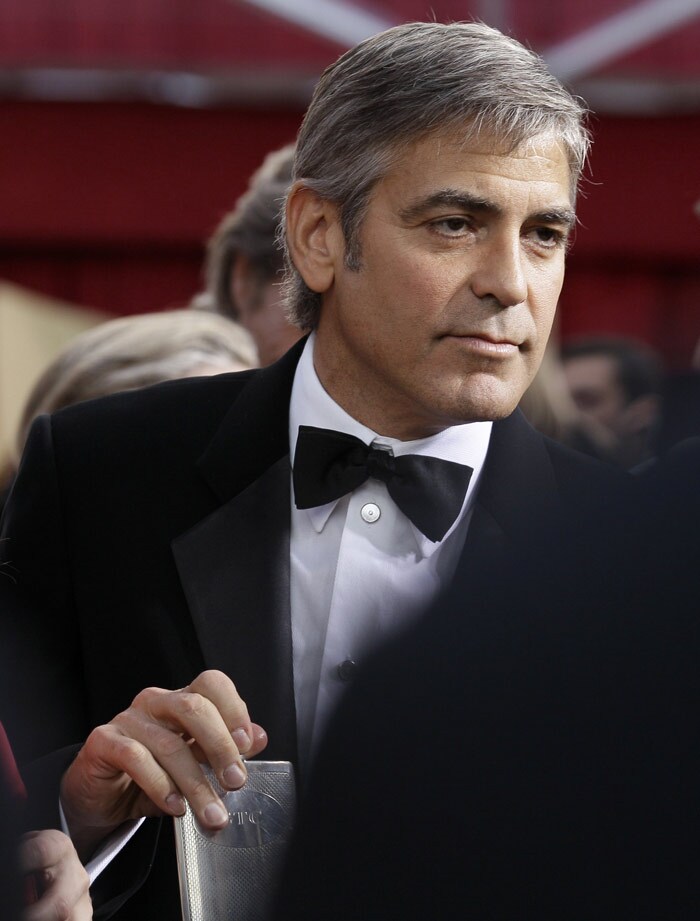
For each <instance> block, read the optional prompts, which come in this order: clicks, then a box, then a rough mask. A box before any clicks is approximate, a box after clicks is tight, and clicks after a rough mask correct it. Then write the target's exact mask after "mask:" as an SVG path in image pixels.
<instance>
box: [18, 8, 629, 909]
mask: <svg viewBox="0 0 700 921" xmlns="http://www.w3.org/2000/svg"><path fill="white" fill-rule="evenodd" d="M583 115H584V113H583V111H582V109H581V107H580V105H579V103H578V101H576V100H575V99H574V98H572V97H571V96H570V95H569V93H568V92H567V91H566V90H565V89H564V88H563V87H562V86H561V85H560V84H559V82H558V81H557V80H556V79H555V78H553V77H552V76H551V74H549V72H548V71H547V69H546V67H545V65H544V63H543V62H542V61H541V60H540V59H539V58H537V57H536V56H535V55H534V54H532V53H531V52H529V51H527V50H526V49H525V48H523V47H522V46H521V45H520V44H519V43H517V42H516V41H514V40H512V39H510V38H507V37H505V36H503V35H502V34H501V33H499V32H497V31H496V30H493V29H490V28H488V27H486V26H483V25H479V24H452V25H447V26H445V25H440V24H435V23H430V24H429V23H413V24H408V25H405V26H400V27H397V28H395V29H391V30H389V31H388V32H385V33H382V34H380V35H377V36H375V37H374V38H371V39H369V40H367V41H366V42H363V43H362V44H361V45H359V46H358V47H356V48H354V49H352V50H351V51H349V52H347V53H346V54H345V55H343V56H342V57H341V58H340V59H339V60H338V61H337V62H336V63H335V64H334V65H332V66H331V67H330V68H328V70H327V71H326V72H325V73H324V75H323V76H322V78H321V80H320V83H319V85H318V87H317V89H316V91H315V94H314V97H313V100H312V102H311V105H310V107H309V110H308V112H307V115H306V117H305V120H304V123H303V125H302V127H301V130H300V133H299V137H298V141H297V151H296V158H295V167H294V179H295V181H294V182H293V184H292V186H291V189H290V192H289V195H288V199H287V206H286V229H285V233H286V245H287V260H288V283H287V297H288V302H289V309H290V311H291V315H292V316H293V318H294V320H295V322H296V323H297V324H298V325H299V326H300V327H301V328H302V329H304V330H306V331H307V332H309V333H310V335H309V336H308V338H306V339H305V340H302V341H301V342H300V343H299V344H298V345H296V346H294V347H293V348H292V350H291V351H290V352H288V353H287V354H286V355H285V356H283V358H282V359H281V360H280V361H279V362H277V363H276V364H274V365H272V366H271V367H269V368H265V369H262V370H260V371H252V372H243V373H242V374H235V375H222V376H220V377H218V378H207V379H199V380H192V381H180V382H174V383H171V384H167V385H163V386H160V387H156V388H151V389H149V390H147V391H144V392H141V393H135V394H122V395H117V396H114V397H111V398H108V399H106V400H102V401H96V402H94V403H87V404H83V405H81V406H76V407H73V408H71V409H68V410H66V411H64V412H62V413H59V414H57V415H56V416H54V417H53V418H42V419H40V420H39V421H38V422H37V423H36V424H35V427H34V429H33V431H32V433H31V436H30V439H29V444H28V447H27V450H26V452H25V457H24V460H23V464H22V469H21V471H20V474H19V476H18V479H17V483H16V486H15V489H14V493H13V496H12V499H11V501H10V503H9V505H8V508H7V513H6V516H5V518H4V529H3V537H4V538H5V540H4V542H3V544H2V547H3V553H4V558H5V560H6V566H7V568H8V570H9V571H10V572H11V573H12V575H13V577H14V578H15V579H16V580H18V582H19V583H20V584H21V586H22V587H23V589H24V591H26V592H28V593H30V594H31V595H32V598H33V602H32V611H33V612H35V613H34V615H33V616H32V617H31V618H28V617H24V618H22V622H21V623H15V625H14V627H13V625H12V624H11V623H9V624H8V625H7V629H15V630H16V631H18V632H21V633H23V634H24V635H29V636H30V637H31V646H32V653H31V658H32V660H33V661H34V662H37V661H46V658H44V659H41V655H42V653H43V654H44V656H45V657H46V656H47V657H48V661H50V662H51V663H52V664H51V668H50V669H49V670H48V671H47V670H46V669H37V668H32V667H29V668H28V669H27V670H26V674H27V675H28V676H29V680H30V681H31V682H33V683H34V685H35V693H36V687H39V686H40V687H41V694H40V699H41V706H42V708H43V714H44V725H43V726H42V728H41V731H40V732H29V733H27V738H26V740H25V741H24V743H23V744H24V751H23V755H24V757H26V758H31V759H33V760H34V762H35V764H34V767H35V770H36V776H38V777H41V778H43V781H42V789H43V790H45V791H48V793H50V797H49V798H47V799H46V800H45V803H46V805H45V809H46V810H47V811H49V810H50V811H52V812H53V813H57V811H58V795H57V784H56V782H55V780H54V781H53V782H50V781H49V780H47V778H56V777H61V776H62V780H61V804H62V809H63V812H64V817H65V820H66V824H67V827H68V829H69V830H70V832H71V835H72V837H73V840H74V841H75V843H76V846H77V847H78V849H79V852H80V853H81V854H82V855H84V857H85V858H86V859H87V858H88V857H90V856H91V855H93V854H94V851H95V848H100V847H101V846H102V844H103V843H104V841H105V839H106V838H107V839H109V837H110V836H111V835H116V836H117V838H118V839H119V842H118V844H119V843H123V840H124V838H125V836H126V835H127V834H130V833H131V832H133V830H134V829H133V823H134V822H136V821H139V820H141V819H142V818H143V817H158V816H161V815H163V814H165V815H178V814H180V813H181V812H182V811H183V808H184V805H183V797H184V798H186V799H187V800H188V801H189V802H190V803H191V805H192V807H193V809H194V811H195V813H196V815H197V817H198V819H199V821H200V822H201V823H202V824H203V825H204V826H207V827H210V828H218V827H220V826H222V825H223V824H224V823H225V821H226V815H225V813H224V812H223V809H222V806H221V803H220V801H219V800H218V798H217V797H216V796H215V794H214V792H213V791H212V789H211V788H210V787H209V785H208V784H207V783H206V781H205V780H204V778H203V775H202V773H201V770H200V768H199V765H198V762H199V761H202V760H206V761H208V762H209V763H210V764H211V765H212V767H213V768H214V770H215V771H216V774H217V777H218V778H219V780H220V781H221V783H222V784H223V786H224V787H226V788H229V789H231V788H236V787H239V786H240V785H241V784H242V783H243V782H244V781H245V760H244V757H251V756H253V755H255V754H257V753H258V752H259V751H261V750H262V749H263V748H264V747H265V744H266V742H267V740H268V739H269V744H268V745H267V756H268V757H270V758H273V759H280V758H281V759H291V760H293V761H294V762H295V763H296V764H297V767H298V768H299V769H300V773H301V774H302V775H303V774H304V772H305V770H306V767H307V765H308V764H309V762H310V761H311V759H312V757H313V753H314V751H315V749H316V746H317V744H318V741H319V739H320V737H321V735H322V731H323V726H324V723H325V720H326V719H327V716H328V714H329V712H330V710H331V709H332V707H333V706H334V704H335V702H336V701H337V700H338V699H339V697H340V696H341V695H342V692H343V689H344V688H345V687H346V686H347V684H348V682H349V681H350V680H351V679H352V676H353V673H354V671H355V669H356V668H357V666H358V665H361V663H362V661H363V659H364V658H365V656H366V655H367V653H368V651H369V650H370V649H371V648H372V647H373V646H374V645H376V644H377V643H378V642H379V640H381V639H384V638H386V637H390V636H392V635H393V634H394V633H396V632H397V631H398V630H400V629H401V628H403V627H404V626H405V625H406V624H407V623H409V622H410V621H411V620H412V619H416V618H418V617H419V615H420V614H421V613H422V612H423V611H424V610H425V609H426V608H427V606H428V604H429V603H430V601H431V600H432V599H433V598H434V597H435V596H436V595H437V594H438V593H439V592H440V591H441V590H442V589H443V588H444V587H446V586H447V585H448V584H449V582H450V580H451V579H452V577H453V575H454V573H455V572H456V571H459V572H460V575H461V576H462V577H466V576H465V574H468V573H469V571H470V565H471V563H472V561H473V559H474V551H475V549H476V548H479V551H480V553H487V554H489V556H490V557H491V558H493V559H495V558H496V557H497V555H498V553H499V552H501V551H502V550H503V549H504V548H505V547H507V546H509V545H512V544H513V543H515V544H517V543H518V542H519V541H523V542H526V541H527V539H528V533H529V530H530V528H531V526H532V523H533V521H535V520H537V521H539V522H541V521H543V520H551V521H552V523H553V524H554V523H556V522H558V521H559V520H560V519H561V517H562V515H564V516H565V515H567V514H575V510H576V508H577V507H578V506H582V505H586V504H590V503H591V502H592V501H597V497H599V495H600V491H601V489H602V488H603V487H604V486H605V485H606V484H607V482H608V477H609V476H610V475H611V474H609V473H608V471H607V470H606V469H604V468H600V467H599V466H598V465H596V464H595V463H593V462H591V461H589V460H588V459H586V458H583V457H579V456H577V455H575V454H573V453H571V452H569V451H566V450H565V449H563V448H561V447H559V446H557V445H555V444H554V443H552V442H549V441H547V440H546V439H543V438H542V437H541V436H539V435H538V434H536V433H535V432H534V431H533V430H532V429H531V428H530V427H529V426H528V425H527V423H526V422H525V421H524V420H523V418H522V417H521V415H520V414H519V413H518V412H517V411H516V406H517V403H518V400H519V399H520V397H521V395H522V393H523V391H524V390H525V388H526V387H527V386H528V384H529V383H530V381H531V380H532V378H533V376H534V374H535V372H536V370H537V367H538V365H539V362H540V359H541V356H542V353H543V350H544V347H545V344H546V342H547V337H548V335H549V331H550V327H551V324H552V321H553V317H554V312H555V308H556V303H557V298H558V296H559V291H560V288H561V284H562V280H563V276H564V262H565V253H566V248H567V241H568V238H569V234H570V232H571V229H572V226H573V224H574V220H575V216H574V215H575V212H574V206H575V193H576V187H577V183H578V180H579V177H580V173H581V169H582V166H583V163H584V160H585V155H586V148H587V140H588V139H587V134H586V131H585V128H584V127H583V124H582V122H583ZM468 603H469V601H468V598H466V599H465V606H468ZM15 677H16V676H15ZM20 680H21V679H19V678H17V681H20ZM233 681H235V686H234V684H233V683H232V682H233ZM144 688H147V690H144ZM166 689H169V690H166ZM18 699H22V698H21V696H19V695H18ZM244 700H245V701H246V703H244V702H243V701H244ZM246 704H247V706H246ZM248 707H249V708H250V714H251V715H252V716H253V717H254V719H255V720H256V722H255V723H253V722H251V717H250V716H249V714H248ZM115 714H116V715H115ZM16 722H17V724H18V725H19V726H23V727H24V728H25V729H26V727H27V726H28V725H30V719H29V716H28V715H27V716H26V717H25V716H23V715H22V714H17V715H16ZM93 727H97V728H93ZM262 727H264V730H263V729H262ZM266 733H267V735H266ZM15 735H17V736H18V737H19V736H20V735H21V733H19V732H16V733H15ZM86 735H87V740H86V741H85V743H84V744H82V747H81V743H82V741H83V740H84V739H85V737H86ZM76 746H77V747H78V748H79V750H78V753H77V755H76ZM51 797H53V798H51ZM54 821H58V818H57V816H55V818H54ZM125 823H126V824H125ZM145 824H146V826H147V827H146V828H142V829H139V830H138V831H137V832H136V833H135V834H134V836H133V838H132V839H131V840H130V841H129V843H128V844H127V845H126V846H125V847H124V848H123V851H122V852H121V853H120V854H119V856H118V857H117V858H116V859H115V860H114V861H113V863H112V864H110V866H109V868H108V869H107V870H106V871H105V873H104V874H103V876H102V877H100V879H99V880H98V883H97V888H95V887H93V901H94V903H95V904H96V905H97V906H101V910H102V912H103V914H106V913H108V912H110V911H114V910H119V908H120V906H122V905H123V904H124V903H125V902H126V900H127V899H129V902H128V905H127V906H126V907H125V908H124V909H123V911H124V914H122V915H120V917H129V918H144V919H145V918H149V919H150V918H152V917H154V916H155V915H156V913H162V912H163V911H164V910H166V906H168V905H170V906H171V911H172V912H173V913H174V912H175V911H176V909H175V907H174V906H175V904H176V901H177V883H176V881H175V874H174V863H173V860H172V855H171V854H170V852H169V849H168V847H167V844H166V843H165V840H161V841H160V843H158V842H157V840H156V839H157V837H158V835H159V834H160V836H161V838H162V839H166V838H167V836H168V833H169V829H168V828H167V827H166V826H164V827H163V828H162V829H160V823H159V822H158V821H155V822H154V821H147V822H146V823H145ZM107 846H108V847H109V846H110V845H109V842H108V844H107ZM154 847H155V851H154V853H155V858H154V860H155V863H154V866H153V869H152V871H151V873H150V878H149V880H148V883H147V884H146V885H143V886H142V887H141V888H139V887H140V885H141V883H142V881H143V877H144V876H145V875H147V873H148V867H149V857H148V856H147V853H146V852H148V854H150V853H151V852H153V848H154ZM99 887H102V888H103V890H104V892H103V893H100V892H99V891H98V889H99ZM136 890H139V891H138V892H136ZM134 893H136V894H134ZM132 896H133V897H132Z"/></svg>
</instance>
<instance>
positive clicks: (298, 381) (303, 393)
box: [289, 333, 492, 556]
mask: <svg viewBox="0 0 700 921" xmlns="http://www.w3.org/2000/svg"><path fill="white" fill-rule="evenodd" d="M315 339H316V336H315V333H312V334H311V335H310V336H309V339H308V341H307V343H306V345H305V346H304V351H303V352H302V355H301V359H300V360H299V364H298V365H297V369H296V374H295V376H294V384H293V387H292V396H291V401H290V405H289V447H290V457H291V458H292V463H293V462H294V455H295V454H296V446H297V438H298V435H299V426H300V425H313V426H315V427H316V428H325V429H334V430H335V431H338V432H345V433H346V434H348V435H354V436H355V437H356V438H359V439H360V440H361V441H363V442H364V444H366V445H371V444H373V443H374V444H378V445H389V446H390V447H391V448H392V450H393V452H394V454H395V455H396V456H397V457H399V456H401V455H402V454H423V455H427V456H430V457H440V458H442V459H443V460H449V461H454V462H455V463H458V464H468V465H469V466H470V467H471V468H472V469H473V470H474V473H473V474H472V477H471V480H470V482H469V489H468V490H467V495H466V497H465V501H464V506H463V507H462V511H461V513H460V515H459V516H458V518H457V520H456V521H455V522H454V524H453V525H452V527H451V528H450V530H449V531H448V532H447V534H446V535H445V537H443V541H444V540H446V539H447V538H448V537H449V536H450V534H452V532H453V531H454V530H455V528H456V527H457V526H458V524H459V522H460V521H462V520H463V518H464V516H465V515H466V513H467V511H468V510H469V508H470V507H471V500H472V497H473V495H474V492H475V487H476V483H477V481H478V479H479V476H480V474H481V468H482V467H483V465H484V461H485V459H486V452H487V450H488V445H489V438H490V436H491V426H492V423H491V422H469V423H465V424H464V425H453V426H451V427H450V428H447V429H444V430H443V431H442V432H438V433H437V434H436V435H431V436H429V437H428V438H420V439H418V440H416V441H400V440H399V439H398V438H387V437H386V436H384V435H378V434H377V433H376V432H374V431H373V430H372V429H370V428H368V427H367V426H366V425H363V424H362V423H361V422H358V421H357V419H353V417H352V416H350V415H349V414H348V413H346V412H345V410H344V409H343V408H342V407H341V406H339V405H338V404H337V403H336V402H335V400H334V399H333V398H332V397H331V396H330V394H328V393H327V391H326V390H324V388H323V385H322V384H321V381H320V380H319V379H318V375H317V374H316V369H315V368H314V360H313V353H314V343H315ZM339 501H340V500H339V499H336V500H335V501H334V502H329V503H328V504H327V505H322V506H319V507H317V508H310V509H306V512H307V513H308V515H309V519H310V521H311V524H312V525H313V527H314V529H315V530H316V531H317V532H318V533H320V532H321V531H322V530H323V528H324V527H325V524H326V522H327V521H328V519H329V518H330V516H331V513H332V512H333V509H334V508H335V507H336V505H337V503H338V502H339ZM411 527H412V528H413V531H414V534H415V537H416V542H417V544H418V546H419V547H420V549H421V550H422V552H423V555H424V556H430V555H431V554H432V553H433V552H434V550H435V549H436V548H437V547H439V546H440V543H442V541H441V542H438V543H435V542H433V541H431V540H428V538H427V537H426V536H425V535H424V534H423V533H422V532H421V531H420V530H419V529H418V528H416V527H415V525H413V523H412V522H411Z"/></svg>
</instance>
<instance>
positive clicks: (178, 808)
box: [165, 793, 185, 815]
mask: <svg viewBox="0 0 700 921" xmlns="http://www.w3.org/2000/svg"><path fill="white" fill-rule="evenodd" d="M165 805H166V806H167V807H168V810H169V811H170V812H172V814H173V815H184V814H185V801H184V799H183V798H182V797H181V796H180V795H179V794H178V793H171V794H170V796H167V797H166V799H165Z"/></svg>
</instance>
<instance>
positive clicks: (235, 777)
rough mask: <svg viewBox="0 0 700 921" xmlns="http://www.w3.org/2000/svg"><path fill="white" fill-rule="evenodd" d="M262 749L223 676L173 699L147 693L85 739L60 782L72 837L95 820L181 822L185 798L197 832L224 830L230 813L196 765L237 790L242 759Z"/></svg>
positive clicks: (157, 691) (257, 731) (257, 730)
mask: <svg viewBox="0 0 700 921" xmlns="http://www.w3.org/2000/svg"><path fill="white" fill-rule="evenodd" d="M266 743H267V736H266V735H265V732H264V730H263V729H262V728H261V727H260V726H257V725H255V724H253V723H251V721H250V717H249V716H248V710H247V708H246V705H245V703H244V702H243V700H242V699H241V697H240V695H239V694H238V692H237V691H236V688H235V686H234V684H233V682H232V681H231V680H230V679H229V678H227V677H226V676H225V675H224V674H223V673H221V672H215V671H209V672H204V673H202V674H201V675H199V676H198V677H197V678H196V679H195V680H194V681H193V682H192V683H191V684H190V685H189V686H188V687H186V688H182V689H181V690H178V691H165V690H163V689H161V688H148V689H146V690H145V691H142V692H141V693H140V694H139V695H137V697H136V698H135V699H134V702H133V703H132V705H131V707H129V708H128V709H127V710H125V711H124V712H123V713H120V714H119V715H118V716H116V717H115V718H114V719H113V720H112V721H111V722H110V723H108V724H107V725H105V726H100V727H98V728H97V729H96V730H94V731H93V732H92V733H91V734H90V736H89V737H88V740H87V742H86V744H85V745H84V746H83V749H82V750H81V751H80V753H79V755H78V757H77V758H76V761H75V762H74V764H73V765H72V766H71V768H69V770H68V772H67V773H66V775H65V776H64V782H63V787H62V800H63V802H64V810H65V812H66V816H67V818H68V821H69V826H70V828H71V833H72V834H73V829H74V824H80V825H81V826H82V827H85V826H86V825H87V823H88V822H91V824H92V825H93V826H95V824H97V823H96V821H95V819H94V817H95V816H99V817H100V818H99V824H100V825H102V826H105V827H107V826H110V827H111V826H115V825H117V824H119V823H120V822H122V821H124V820H125V819H127V818H136V817H138V816H141V815H152V814H154V812H156V811H163V812H166V813H168V814H170V815H182V814H183V813H184V811H185V803H184V799H183V797H184V798H186V799H187V800H188V801H189V803H190V805H191V807H192V809H193V811H194V813H195V815H196V816H197V818H198V820H199V821H200V822H201V823H202V825H204V826H205V827H209V828H212V829H215V828H221V827H223V826H224V825H225V824H226V823H227V822H228V813H227V811H226V809H225V808H224V806H223V804H222V802H221V800H220V799H219V797H218V796H217V795H216V793H215V792H214V790H213V789H212V787H211V785H210V784H209V782H208V781H207V779H206V777H205V775H204V773H203V772H202V769H201V767H200V762H207V763H208V764H210V765H211V767H212V769H213V770H214V772H215V774H216V777H217V779H218V781H219V783H220V784H221V786H222V787H224V789H229V790H235V789H238V788H239V787H241V786H243V784H244V783H245V781H246V778H247V772H246V768H245V762H244V760H243V754H245V755H249V756H252V755H254V754H257V753H258V752H259V751H261V750H262V749H263V748H264V747H265V744H266ZM132 782H133V783H132ZM133 784H135V785H136V788H137V789H136V790H134V789H133ZM91 816H92V817H93V818H92V819H91V818H90V817H91ZM86 840H87V839H86ZM81 852H82V851H81Z"/></svg>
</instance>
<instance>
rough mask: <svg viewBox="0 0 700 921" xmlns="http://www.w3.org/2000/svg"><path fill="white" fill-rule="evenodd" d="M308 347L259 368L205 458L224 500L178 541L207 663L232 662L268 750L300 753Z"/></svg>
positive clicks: (286, 755) (224, 666)
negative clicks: (298, 584)
mask: <svg viewBox="0 0 700 921" xmlns="http://www.w3.org/2000/svg"><path fill="white" fill-rule="evenodd" d="M302 348H303V343H301V344H300V345H299V346H295V347H294V348H293V349H292V350H291V352H288V353H287V355H285V356H284V357H283V358H282V359H281V360H280V361H279V362H277V363H276V364H275V365H273V366H271V367H270V368H266V369H264V370H262V371H260V372H259V374H257V375H256V376H255V377H254V378H253V379H252V380H251V382H250V383H249V384H248V385H247V386H246V387H245V389H244V390H243V391H242V392H241V393H240V395H239V396H238V398H237V399H236V401H235V402H234V404H233V406H232V407H231V409H230V410H229V412H228V414H227V416H226V418H225V419H224V421H223V423H222V425H221V427H220V428H219V431H218V432H217V434H216V436H215V437H214V439H213V440H212V442H211V444H210V445H209V447H208V448H207V450H206V452H205V453H204V455H203V456H202V458H201V459H200V461H199V464H198V466H199V469H200V472H201V474H202V476H203V477H204V478H205V479H206V480H207V482H208V483H209V485H210V486H211V488H212V489H213V490H214V492H215V493H216V494H217V496H218V497H219V499H220V501H221V503H222V504H221V505H220V507H219V508H218V509H217V510H216V511H215V512H213V513H212V514H211V515H209V516H208V517H207V518H205V519H204V520H203V521H200V522H199V523H198V524H197V525H195V526H194V527H193V528H192V529H190V530H189V531H187V532H186V533H185V534H182V535H180V536H179V537H178V538H176V539H175V540H174V541H173V544H172V550H173V554H174V557H175V562H176V565H177V568H178V572H179V575H180V581H181V583H182V586H183V589H184V592H185V597H186V598H187V602H188V605H189V608H190V612H191V615H192V620H193V623H194V626H195V629H196V631H197V636H198V638H199V642H200V645H201V648H202V652H203V655H204V660H205V662H206V664H207V667H208V668H218V669H220V670H221V671H224V672H225V673H226V674H227V675H229V676H230V677H231V679H232V680H233V681H234V682H235V684H236V686H237V687H238V689H239V691H240V693H241V696H242V697H243V698H244V699H245V700H246V702H247V704H248V707H249V711H250V715H251V718H252V719H253V720H254V721H255V722H258V723H260V724H261V725H262V726H264V727H265V729H266V730H267V732H268V735H269V738H270V744H269V746H268V749H267V752H266V754H267V757H270V758H272V759H285V760H286V759H293V758H295V757H296V717H295V709H294V684H293V677H292V643H291V624H290V616H289V517H290V492H289V489H290V472H289V438H288V424H289V423H288V419H289V397H290V394H291V387H292V382H293V379H294V371H295V369H296V365H297V362H298V359H299V355H300V354H301V350H302Z"/></svg>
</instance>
